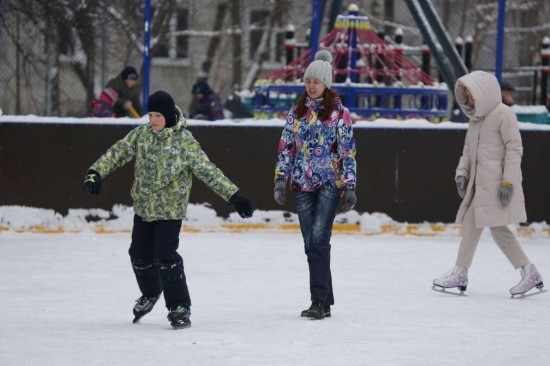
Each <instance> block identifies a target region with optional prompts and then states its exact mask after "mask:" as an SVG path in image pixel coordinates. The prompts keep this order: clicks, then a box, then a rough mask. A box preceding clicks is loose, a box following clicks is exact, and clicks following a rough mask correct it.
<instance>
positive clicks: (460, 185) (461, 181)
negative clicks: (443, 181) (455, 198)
mask: <svg viewBox="0 0 550 366" xmlns="http://www.w3.org/2000/svg"><path fill="white" fill-rule="evenodd" d="M467 186H468V180H467V179H466V177H465V176H463V175H459V176H458V177H456V189H457V191H458V195H459V196H460V198H464V195H466V187H467Z"/></svg>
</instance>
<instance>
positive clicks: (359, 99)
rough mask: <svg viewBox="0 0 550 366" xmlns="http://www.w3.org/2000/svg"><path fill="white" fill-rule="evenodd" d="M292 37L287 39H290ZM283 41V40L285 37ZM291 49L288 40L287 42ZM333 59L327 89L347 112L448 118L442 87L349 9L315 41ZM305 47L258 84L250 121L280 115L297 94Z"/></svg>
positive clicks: (308, 58)
mask: <svg viewBox="0 0 550 366" xmlns="http://www.w3.org/2000/svg"><path fill="white" fill-rule="evenodd" d="M291 37H293V36H291ZM287 38H290V37H288V35H287ZM287 44H288V47H289V48H290V47H292V41H290V42H288V43H287ZM318 49H319V50H323V49H325V50H328V51H329V52H330V53H331V54H332V58H333V62H332V64H333V73H334V81H335V82H334V83H333V84H332V89H334V90H336V91H337V92H338V94H339V95H340V97H341V99H342V101H343V103H344V104H345V105H346V107H348V108H349V110H350V111H351V112H352V113H355V114H356V115H358V116H360V117H364V118H373V119H374V118H379V117H386V118H415V117H419V118H426V119H429V120H432V121H434V122H438V121H441V120H443V119H445V118H446V117H447V115H448V88H447V85H446V84H445V83H438V82H437V80H436V79H434V78H433V77H431V76H430V75H429V74H428V73H426V72H424V71H422V69H421V68H420V67H418V66H416V65H415V64H413V63H412V62H411V61H409V60H408V59H407V58H406V57H405V56H403V49H402V47H400V46H399V44H397V45H389V44H387V43H386V42H385V41H384V40H383V39H381V38H380V37H379V36H378V35H377V34H376V33H375V32H374V31H373V30H372V28H371V26H370V22H369V19H368V18H367V17H365V16H359V9H358V8H357V6H355V5H350V7H349V8H348V14H347V15H339V16H338V17H337V19H336V23H335V26H334V29H333V30H332V31H331V32H330V33H329V34H328V35H327V36H326V37H325V38H324V39H322V40H321V41H320V42H319V46H318ZM312 51H313V52H314V51H315V50H313V49H312V48H309V49H307V50H305V51H304V52H303V53H302V54H301V55H300V56H299V57H297V58H295V59H294V60H288V64H287V65H286V66H285V67H283V68H282V69H280V70H278V71H276V72H275V73H273V74H271V75H270V76H268V77H267V78H266V79H263V80H258V81H257V82H256V84H255V90H254V92H255V94H254V97H253V106H254V113H255V115H256V117H266V116H270V115H271V116H273V115H279V116H282V115H284V114H285V113H286V112H288V111H289V109H290V107H291V106H292V105H294V104H295V101H296V99H297V97H298V96H299V95H300V94H301V93H303V91H304V85H303V81H302V80H301V77H302V76H303V73H304V71H305V69H306V68H307V66H308V65H309V63H310V62H311V61H312V59H313V57H314V55H313V54H312V53H313V52H312Z"/></svg>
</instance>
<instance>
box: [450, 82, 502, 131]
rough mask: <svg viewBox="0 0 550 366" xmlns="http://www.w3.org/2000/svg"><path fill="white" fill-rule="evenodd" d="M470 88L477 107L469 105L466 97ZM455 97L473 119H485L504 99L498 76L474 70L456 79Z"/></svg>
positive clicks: (465, 112)
mask: <svg viewBox="0 0 550 366" xmlns="http://www.w3.org/2000/svg"><path fill="white" fill-rule="evenodd" d="M466 89H468V90H469V91H470V93H471V95H472V97H473V98H474V100H475V102H476V103H475V107H474V108H472V107H469V106H468V104H466V103H467V100H468V99H467V97H466ZM455 97H456V101H457V102H458V105H459V106H460V108H461V109H462V111H463V112H464V114H466V116H468V118H470V119H471V120H473V121H479V120H481V119H484V118H485V117H486V116H487V115H488V114H489V113H491V112H492V111H493V110H494V109H495V108H496V107H497V106H498V105H499V104H500V103H501V101H502V96H501V92H500V86H499V84H498V80H497V78H496V77H495V76H494V75H492V74H489V73H488V72H485V71H474V72H472V73H470V74H467V75H464V76H462V77H461V78H459V79H458V80H457V81H456V84H455Z"/></svg>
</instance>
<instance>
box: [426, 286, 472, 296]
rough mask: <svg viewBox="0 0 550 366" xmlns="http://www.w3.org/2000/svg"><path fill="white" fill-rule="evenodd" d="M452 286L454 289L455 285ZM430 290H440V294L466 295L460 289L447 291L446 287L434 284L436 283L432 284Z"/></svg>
mask: <svg viewBox="0 0 550 366" xmlns="http://www.w3.org/2000/svg"><path fill="white" fill-rule="evenodd" d="M452 288H453V289H456V287H452ZM432 290H434V291H435V292H441V293H442V294H448V295H455V296H468V295H466V294H465V293H464V291H462V290H460V292H456V291H448V290H449V289H448V288H445V287H439V286H436V285H433V286H432Z"/></svg>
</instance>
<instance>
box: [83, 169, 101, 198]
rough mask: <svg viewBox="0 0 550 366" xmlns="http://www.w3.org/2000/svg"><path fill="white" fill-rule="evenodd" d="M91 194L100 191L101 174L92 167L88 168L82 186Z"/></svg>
mask: <svg viewBox="0 0 550 366" xmlns="http://www.w3.org/2000/svg"><path fill="white" fill-rule="evenodd" d="M82 188H83V189H84V190H85V191H86V192H88V194H89V195H91V196H98V195H99V193H100V192H101V176H100V175H99V173H98V172H96V171H95V170H93V169H90V170H88V173H87V174H86V178H85V179H84V186H83V187H82Z"/></svg>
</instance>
